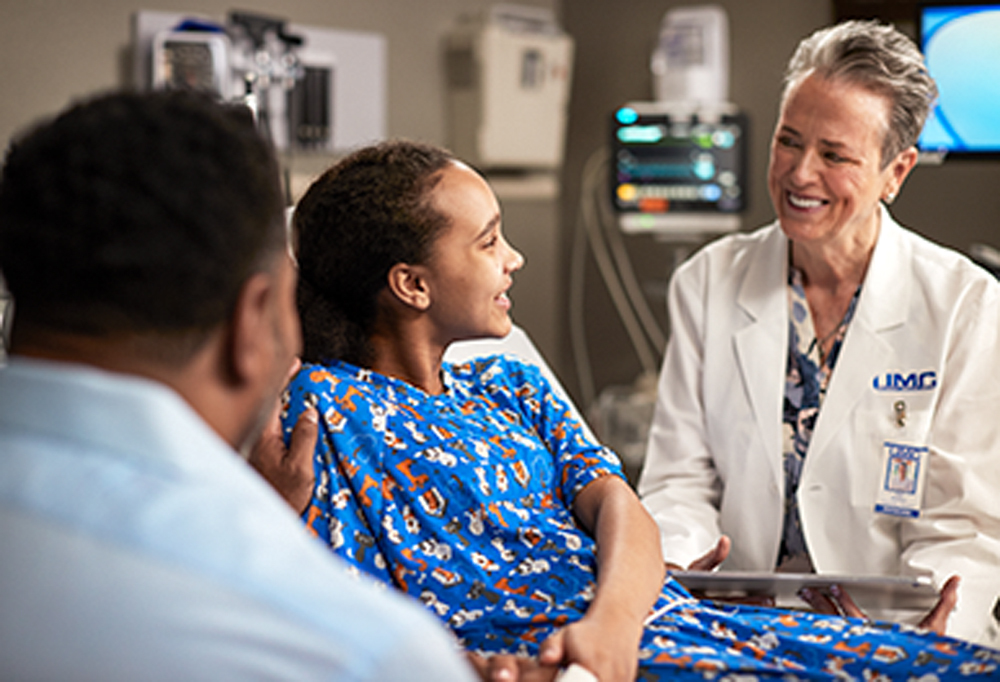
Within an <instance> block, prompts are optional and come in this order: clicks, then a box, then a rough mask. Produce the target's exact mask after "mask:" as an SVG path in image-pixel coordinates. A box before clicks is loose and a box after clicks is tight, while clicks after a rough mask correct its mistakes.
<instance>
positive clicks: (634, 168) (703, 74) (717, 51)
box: [609, 5, 749, 237]
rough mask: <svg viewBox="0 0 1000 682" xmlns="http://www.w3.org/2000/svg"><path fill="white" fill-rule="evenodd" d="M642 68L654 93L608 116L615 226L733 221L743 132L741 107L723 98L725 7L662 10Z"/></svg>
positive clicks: (739, 198) (740, 198)
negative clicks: (645, 66)
mask: <svg viewBox="0 0 1000 682" xmlns="http://www.w3.org/2000/svg"><path fill="white" fill-rule="evenodd" d="M650 70H651V71H652V75H653V86H654V88H653V89H654V91H655V92H656V100H655V101H653V102H632V103H628V104H625V105H623V106H621V107H619V108H618V109H617V110H616V111H615V112H614V114H613V115H612V119H611V151H612V168H611V172H610V173H609V176H610V179H611V199H612V205H613V206H614V208H615V210H616V212H617V213H618V222H619V226H620V227H621V229H622V230H623V231H624V232H627V233H635V232H640V233H654V234H659V235H668V236H674V237H677V236H685V235H687V236H698V235H706V234H708V235H710V234H715V233H721V232H728V231H731V230H736V229H738V228H739V226H740V220H739V213H740V212H741V211H743V210H744V208H745V207H746V196H747V189H746V150H747V139H748V137H749V136H748V132H747V118H746V115H745V114H743V113H742V112H740V111H739V110H738V109H737V108H736V106H735V105H734V104H732V103H730V102H729V21H728V18H727V16H726V12H725V10H724V9H722V8H721V7H719V6H717V5H695V6H689V7H674V8H672V9H670V10H668V11H667V12H666V14H665V15H664V16H663V21H662V24H661V26H660V36H659V40H658V42H657V46H656V49H655V50H654V51H653V54H652V57H651V59H650Z"/></svg>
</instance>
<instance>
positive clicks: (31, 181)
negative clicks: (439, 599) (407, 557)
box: [0, 93, 470, 680]
mask: <svg viewBox="0 0 1000 682" xmlns="http://www.w3.org/2000/svg"><path fill="white" fill-rule="evenodd" d="M0 269H2V271H3V273H4V276H5V278H6V280H7V284H8V287H9V289H10V291H11V292H12V294H13V296H14V299H15V304H16V306H17V315H16V322H15V327H14V331H13V338H12V343H11V359H10V363H9V366H8V367H6V368H5V369H3V370H2V371H0V547H2V548H3V549H2V552H0V604H2V607H0V671H2V673H3V677H5V678H11V679H24V678H31V679H101V680H108V679H170V680H178V679H184V680H197V679H206V680H208V679H210V680H220V679H255V678H264V677H267V678H271V679H294V680H311V679H351V680H354V679H371V680H376V679H378V680H389V679H403V678H406V679H433V680H465V679H468V678H469V675H470V672H469V669H468V668H467V667H466V666H465V664H464V663H463V662H462V660H461V658H460V657H459V656H458V654H457V653H456V652H455V651H454V650H453V648H452V647H451V645H450V642H449V640H448V639H447V637H446V636H445V635H444V634H443V633H442V630H441V629H440V627H439V626H438V625H437V624H436V623H435V622H434V621H433V620H432V619H431V618H430V616H429V615H427V614H424V613H422V612H421V610H420V609H419V608H418V607H416V606H414V605H411V604H410V603H408V602H404V601H403V600H402V599H401V598H399V597H397V596H395V595H393V594H391V593H387V592H378V591H375V590H374V589H373V588H371V587H369V586H368V585H367V584H364V583H362V582H360V581H356V580H354V579H353V578H352V577H351V576H350V575H348V573H346V572H345V570H344V569H343V568H342V566H341V564H339V563H338V562H336V560H335V559H334V558H333V557H332V555H331V554H330V552H328V551H327V550H325V549H324V548H323V547H321V546H319V545H318V544H317V543H314V541H313V540H312V539H310V538H309V537H308V536H307V535H306V534H305V533H304V532H303V531H302V529H301V524H300V523H299V522H298V520H297V518H296V517H295V515H294V513H293V512H292V511H291V510H290V509H289V508H288V507H287V506H286V505H285V504H284V503H283V502H282V501H281V499H280V498H278V497H277V496H276V495H275V494H274V493H273V492H272V491H271V489H270V488H269V487H268V486H267V484H266V483H265V482H264V481H262V480H261V479H260V478H259V477H258V476H257V475H256V474H255V473H254V472H253V471H252V470H251V469H250V468H249V467H247V466H246V464H245V463H244V462H243V461H242V460H241V459H240V458H239V457H238V456H237V454H236V453H237V450H239V449H240V448H241V447H242V446H244V445H245V444H247V443H250V442H252V441H253V440H254V439H255V438H256V437H257V436H258V435H259V433H260V430H261V428H262V426H263V422H264V419H265V417H266V415H267V414H268V413H269V412H270V409H269V408H270V407H271V406H272V405H273V404H274V400H275V399H276V396H277V393H278V391H279V390H280V388H281V386H282V383H283V380H284V378H285V376H286V374H287V372H288V369H289V367H290V366H291V364H292V362H293V358H294V357H295V355H296V353H297V352H298V351H299V345H300V337H299V328H298V320H297V317H296V313H295V305H294V292H295V279H296V275H295V272H294V269H293V267H292V264H291V262H290V260H289V258H288V256H287V250H286V247H285V235H284V228H283V219H282V201H281V193H280V190H279V183H278V174H277V167H276V164H275V161H274V158H273V155H272V154H271V152H270V150H269V149H268V147H267V145H266V144H265V143H264V142H263V141H262V140H261V139H260V138H259V137H258V136H257V134H256V132H255V131H254V129H253V126H252V123H251V122H250V121H248V120H247V118H246V117H245V116H242V115H239V114H238V113H237V112H235V111H232V110H229V109H226V108H223V107H221V106H219V105H216V104H213V103H210V102H208V101H206V100H204V99H202V98H200V97H197V96H194V95H185V94H178V93H173V94H165V93H159V94H153V95H126V94H118V95H108V96H104V97H101V98H98V99H95V100H92V101H90V102H86V103H84V104H81V105H78V106H76V107H74V108H72V109H71V110H69V111H68V112H66V113H65V114H63V115H62V116H60V117H59V118H57V119H55V120H54V121H52V122H49V123H46V124H43V125H42V126H41V127H39V128H37V129H36V130H34V131H33V132H31V133H30V134H29V135H28V136H27V137H23V138H21V139H20V140H18V141H17V142H15V143H14V144H13V146H12V147H11V149H10V151H9V152H8V155H7V159H6V163H5V167H4V171H3V178H2V181H0ZM307 428H308V426H307Z"/></svg>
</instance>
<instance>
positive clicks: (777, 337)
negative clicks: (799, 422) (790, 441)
mask: <svg viewBox="0 0 1000 682" xmlns="http://www.w3.org/2000/svg"><path fill="white" fill-rule="evenodd" d="M787 279H788V242H787V240H786V238H785V235H784V233H783V232H782V231H781V229H780V228H778V227H775V228H774V229H773V232H772V233H771V234H769V235H768V236H767V242H766V243H765V244H764V248H761V249H759V250H758V252H757V258H755V259H754V260H753V261H752V262H751V263H749V265H748V267H747V270H746V274H745V276H744V279H743V282H742V284H741V285H740V289H739V293H738V295H737V304H738V305H739V307H740V308H741V310H742V311H743V312H744V314H745V315H746V316H747V324H746V326H744V327H743V328H742V329H740V330H738V331H737V332H736V333H735V334H734V336H733V343H734V346H735V352H736V359H737V364H738V365H739V368H740V378H741V379H742V380H743V389H744V392H745V394H746V395H747V396H748V397H749V400H750V404H751V406H752V408H753V414H754V420H755V421H756V422H757V429H758V431H759V433H760V438H761V441H762V442H763V443H764V452H763V453H762V454H763V455H764V457H766V459H767V461H768V462H769V463H770V465H771V468H772V473H773V475H774V477H775V480H777V481H779V483H780V477H781V405H782V393H783V387H784V381H783V377H784V370H785V357H786V355H787V350H786V349H787V346H788V297H787V295H786V293H785V282H786V281H787Z"/></svg>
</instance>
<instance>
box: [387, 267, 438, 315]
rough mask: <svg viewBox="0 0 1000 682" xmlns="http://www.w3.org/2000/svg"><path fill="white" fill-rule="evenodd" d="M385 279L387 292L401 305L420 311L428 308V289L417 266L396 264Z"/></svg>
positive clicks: (429, 303)
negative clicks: (386, 280)
mask: <svg viewBox="0 0 1000 682" xmlns="http://www.w3.org/2000/svg"><path fill="white" fill-rule="evenodd" d="M387 279H388V287H389V291H391V292H392V295H393V296H395V297H396V298H397V299H399V301H400V302H401V303H403V304H405V305H408V306H410V307H411V308H415V309H416V310H420V311H424V310H427V308H429V307H430V305H431V292H430V287H429V286H428V283H427V280H426V278H425V277H424V275H423V268H421V267H420V266H419V265H410V264H409V263H396V264H395V265H393V266H392V268H391V269H390V270H389V275H388V277H387Z"/></svg>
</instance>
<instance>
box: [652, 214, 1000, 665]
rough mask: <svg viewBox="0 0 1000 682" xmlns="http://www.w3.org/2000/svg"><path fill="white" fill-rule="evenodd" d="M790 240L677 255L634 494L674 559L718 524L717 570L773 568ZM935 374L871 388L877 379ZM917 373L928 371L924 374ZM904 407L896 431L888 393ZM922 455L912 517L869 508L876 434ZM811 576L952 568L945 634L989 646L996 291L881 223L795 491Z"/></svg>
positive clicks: (942, 575) (999, 573) (751, 237)
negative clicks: (668, 327)
mask: <svg viewBox="0 0 1000 682" xmlns="http://www.w3.org/2000/svg"><path fill="white" fill-rule="evenodd" d="M787 273H788V242H787V239H786V238H785V236H784V234H783V233H782V232H781V229H780V228H779V227H778V226H777V225H776V224H774V225H771V226H768V227H765V228H762V229H760V230H758V231H756V232H754V233H752V234H736V235H731V236H727V237H725V238H723V239H721V240H719V241H717V242H715V243H714V244H711V245H709V246H707V247H706V248H704V249H703V250H702V251H701V252H700V253H698V254H696V255H695V256H694V257H692V258H691V259H690V260H689V261H688V262H686V263H685V264H683V265H682V266H681V267H680V268H679V269H678V271H677V273H676V275H675V276H674V278H673V280H672V282H671V286H670V293H669V311H670V318H671V324H672V336H671V340H670V343H669V344H668V347H667V353H666V357H665V358H664V363H663V371H662V372H661V375H660V380H659V395H658V400H657V405H656V412H655V416H654V420H653V424H652V428H651V432H650V438H649V447H648V451H647V457H646V462H645V467H644V471H643V473H642V477H641V480H640V482H639V492H640V494H641V495H642V497H643V501H644V503H645V504H646V506H647V508H648V509H649V510H650V512H651V513H652V514H653V515H654V516H655V518H656V520H657V522H658V524H659V526H660V529H661V533H662V541H663V551H664V556H665V558H667V559H668V560H671V561H673V562H675V563H678V564H681V565H687V564H688V563H689V562H690V561H691V560H693V559H695V558H697V557H698V556H700V555H701V554H703V553H704V552H706V551H707V550H708V549H710V548H711V546H712V545H713V544H714V543H715V541H716V540H717V538H718V537H719V535H720V534H721V533H725V534H727V535H729V536H730V537H731V538H732V540H733V549H732V553H731V554H730V557H729V559H728V560H727V561H726V562H725V565H724V566H723V569H727V568H728V569H731V570H763V571H767V570H773V569H774V567H775V562H776V560H777V556H778V547H779V544H780V541H781V531H782V509H783V498H784V492H783V491H784V473H783V470H782V442H781V434H782V403H783V398H784V382H785V373H786V362H787V352H788V351H787V348H788V298H787V289H786V282H787ZM926 371H934V372H935V373H936V387H934V388H932V389H929V390H910V391H901V392H893V391H879V390H876V388H875V384H876V383H879V384H880V385H884V383H885V381H884V378H882V379H878V378H879V377H884V376H885V374H886V373H898V374H901V375H903V376H906V375H909V374H910V373H918V374H919V373H923V372H926ZM925 383H927V384H930V383H932V382H930V381H927V382H925ZM901 398H902V399H904V400H905V402H906V403H907V415H906V417H907V418H906V422H905V425H904V426H899V425H898V424H897V420H896V416H895V413H894V410H893V403H894V402H896V401H897V400H899V399H901ZM886 440H890V441H893V442H904V443H909V444H916V445H926V446H927V447H928V448H929V450H930V455H929V458H928V459H929V466H928V469H927V479H926V480H927V485H926V488H925V491H924V499H923V510H922V513H921V516H920V518H918V519H912V520H911V519H902V518H899V517H894V516H886V515H884V514H879V513H876V512H875V511H874V509H873V507H874V504H875V497H876V494H877V492H878V488H879V485H880V482H881V480H880V476H881V473H882V458H881V453H882V444H883V442H884V441H886ZM798 502H799V509H800V514H801V520H802V527H803V532H804V534H805V538H806V543H807V546H808V548H809V550H810V555H811V558H812V561H813V564H814V566H815V568H816V570H817V572H820V573H847V574H865V575H872V574H882V575H889V574H909V575H915V574H924V575H928V574H930V575H932V576H933V579H934V582H935V584H936V585H938V586H940V585H941V583H943V582H944V580H945V579H946V578H947V577H948V576H950V575H952V574H954V573H958V574H960V575H961V576H962V583H961V589H960V597H959V606H958V609H957V611H956V612H954V613H953V614H952V616H951V619H950V621H949V629H948V632H949V634H952V635H955V636H959V637H963V638H967V639H972V640H975V641H978V642H981V643H984V644H992V645H993V646H997V644H998V643H1000V637H998V632H997V629H998V627H997V623H996V621H995V620H994V619H993V617H992V615H991V613H990V612H991V610H992V609H993V606H994V603H995V602H996V600H997V598H998V596H1000V284H998V283H997V281H996V280H995V279H994V278H993V277H992V276H990V275H989V274H988V273H987V272H986V271H985V270H983V269H982V268H979V267H978V266H977V265H975V264H973V263H972V262H971V261H969V260H968V259H966V258H964V257H963V256H961V255H959V254H957V253H955V252H953V251H949V250H947V249H944V248H942V247H939V246H937V245H934V244H932V243H930V242H928V241H927V240H925V239H923V238H921V237H919V236H918V235H916V234H914V233H912V232H909V231H907V230H905V229H903V228H902V227H900V226H899V225H898V224H896V223H895V221H893V219H892V218H891V216H890V215H889V213H888V211H886V210H884V209H883V211H882V228H881V231H880V234H879V240H878V243H877V245H876V247H875V252H874V254H873V256H872V260H871V264H870V267H869V269H868V274H867V276H866V279H865V282H864V286H863V288H862V291H861V295H860V299H859V301H858V306H857V309H856V310H855V314H854V318H853V321H852V322H851V324H850V327H849V329H848V332H847V336H846V338H845V340H844V344H843V346H842V349H841V354H840V357H839V359H838V361H837V365H836V368H835V370H834V373H833V376H832V378H831V381H830V385H829V388H828V392H827V394H826V397H825V399H824V402H823V405H822V409H821V410H820V416H819V419H818V422H817V423H816V425H815V429H814V432H813V436H812V441H811V443H810V446H809V450H808V453H807V454H806V458H805V464H804V469H803V471H802V476H801V481H800V484H799V491H798Z"/></svg>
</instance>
